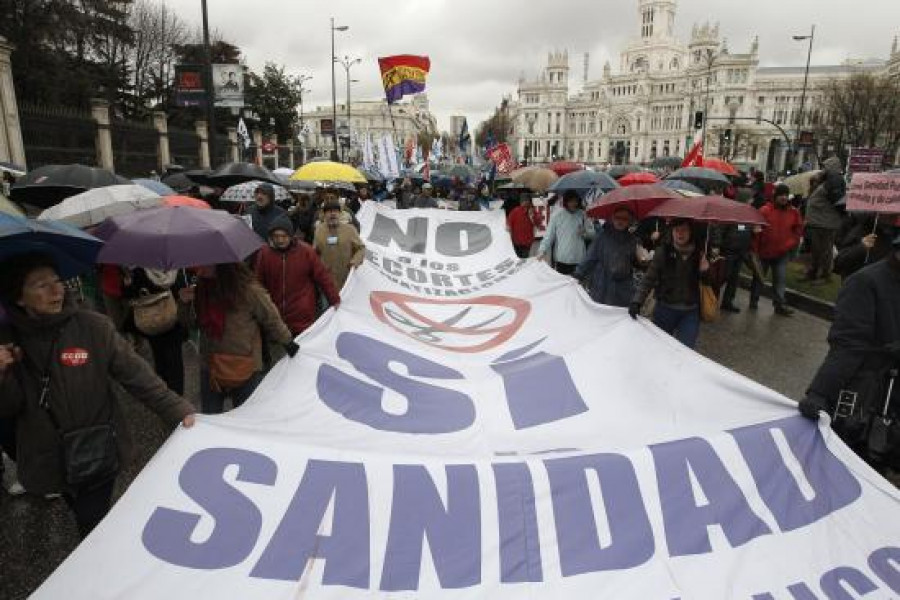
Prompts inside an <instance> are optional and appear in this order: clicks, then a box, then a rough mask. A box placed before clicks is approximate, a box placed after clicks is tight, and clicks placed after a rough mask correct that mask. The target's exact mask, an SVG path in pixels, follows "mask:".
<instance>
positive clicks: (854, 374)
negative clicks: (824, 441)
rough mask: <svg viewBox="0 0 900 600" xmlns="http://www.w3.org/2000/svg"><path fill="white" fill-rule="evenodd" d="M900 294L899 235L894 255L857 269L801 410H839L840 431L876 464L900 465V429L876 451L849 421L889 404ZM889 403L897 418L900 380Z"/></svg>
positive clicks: (898, 348)
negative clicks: (850, 428) (887, 399)
mask: <svg viewBox="0 0 900 600" xmlns="http://www.w3.org/2000/svg"><path fill="white" fill-rule="evenodd" d="M898 299H900V235H898V236H896V237H895V238H894V240H893V248H892V252H891V254H889V255H888V256H887V257H886V258H885V259H883V260H881V261H879V262H877V263H875V264H873V265H869V266H868V267H865V268H863V269H862V270H860V271H859V272H857V273H856V274H855V275H853V276H852V277H850V279H848V280H847V282H846V283H845V284H844V287H843V289H841V293H840V295H839V296H838V300H837V304H836V305H835V315H834V323H833V324H832V326H831V330H830V331H829V332H828V345H829V351H828V355H827V356H826V357H825V361H824V362H823V363H822V366H821V367H819V371H818V373H816V376H815V378H814V379H813V381H812V383H811V384H810V386H809V389H808V390H807V392H806V398H805V399H804V400H803V401H802V402H801V403H800V412H801V413H802V414H803V415H804V416H806V417H808V418H811V419H815V418H818V415H819V412H820V411H827V412H828V413H829V414H831V415H834V414H835V410H836V409H839V410H838V418H837V419H836V420H835V422H834V423H833V425H834V427H835V430H836V431H837V432H838V434H839V435H841V437H842V438H843V439H844V441H845V442H847V444H848V445H849V446H850V447H851V448H853V449H854V451H856V452H857V453H858V454H860V456H861V457H862V458H863V459H865V460H867V461H868V462H869V463H870V464H872V466H874V467H876V468H882V467H885V466H890V467H891V468H894V469H897V468H898V467H900V428H898V429H897V430H896V434H895V435H896V437H893V438H891V439H890V446H891V447H890V448H887V449H885V448H879V449H878V451H877V453H874V454H873V451H872V450H873V448H872V447H871V444H870V441H871V440H870V439H869V437H868V434H867V433H864V432H860V431H849V430H847V429H846V426H847V425H848V424H850V423H851V422H852V421H855V420H858V419H857V417H858V416H859V415H863V416H864V417H865V418H864V419H863V420H864V421H867V420H868V416H871V415H872V412H877V413H880V412H881V411H882V409H883V407H884V405H885V400H886V398H887V394H888V389H889V381H890V377H891V374H890V371H891V369H897V368H898V367H900V300H898ZM854 394H856V395H855V396H854ZM854 398H855V403H854ZM839 404H840V406H839ZM889 406H890V408H889V416H892V418H893V421H894V422H895V423H896V422H898V419H900V380H898V381H895V385H894V387H893V390H892V394H891V399H890V405H889ZM848 414H850V415H851V416H852V418H851V417H848ZM878 420H881V419H880V418H878Z"/></svg>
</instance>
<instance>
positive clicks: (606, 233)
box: [575, 222, 638, 307]
mask: <svg viewBox="0 0 900 600" xmlns="http://www.w3.org/2000/svg"><path fill="white" fill-rule="evenodd" d="M637 247H638V239H637V236H635V235H634V234H632V233H631V232H630V231H627V230H626V231H619V230H617V229H616V228H615V227H613V224H612V223H610V222H606V223H604V224H603V227H602V228H601V229H600V231H599V232H598V233H597V235H595V236H594V241H593V242H591V246H590V248H588V252H587V256H585V258H584V260H583V261H581V264H579V265H578V268H577V269H576V270H575V277H576V278H577V279H585V278H587V277H590V280H591V283H590V294H591V298H592V299H593V300H594V302H599V303H600V304H608V305H610V306H622V307H627V306H628V304H629V303H630V302H631V300H632V296H634V264H635V262H636V260H637Z"/></svg>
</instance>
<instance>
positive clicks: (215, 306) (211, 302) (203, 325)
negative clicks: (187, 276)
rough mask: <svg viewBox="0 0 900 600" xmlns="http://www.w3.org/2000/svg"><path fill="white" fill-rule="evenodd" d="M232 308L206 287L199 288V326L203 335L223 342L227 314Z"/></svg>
mask: <svg viewBox="0 0 900 600" xmlns="http://www.w3.org/2000/svg"><path fill="white" fill-rule="evenodd" d="M229 308H230V307H229V306H227V305H226V303H225V302H223V301H222V299H221V298H219V297H218V295H217V294H215V293H213V292H212V291H211V290H210V286H209V285H204V284H203V282H202V280H201V282H200V284H199V285H198V286H197V324H198V325H199V326H200V330H201V331H202V332H203V335H205V336H206V337H208V338H210V339H213V340H221V339H222V334H223V333H225V313H226V312H228V309H229Z"/></svg>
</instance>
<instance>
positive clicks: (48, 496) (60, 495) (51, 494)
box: [44, 492, 62, 500]
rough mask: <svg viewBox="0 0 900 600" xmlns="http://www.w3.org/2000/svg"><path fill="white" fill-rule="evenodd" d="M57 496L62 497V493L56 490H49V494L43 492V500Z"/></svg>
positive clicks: (53, 498) (54, 498)
mask: <svg viewBox="0 0 900 600" xmlns="http://www.w3.org/2000/svg"><path fill="white" fill-rule="evenodd" d="M57 498H62V494H59V493H57V492H51V493H49V494H44V500H56V499H57Z"/></svg>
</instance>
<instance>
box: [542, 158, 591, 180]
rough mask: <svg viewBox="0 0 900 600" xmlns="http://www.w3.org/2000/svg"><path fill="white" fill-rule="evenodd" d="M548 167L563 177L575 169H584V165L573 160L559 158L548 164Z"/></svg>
mask: <svg viewBox="0 0 900 600" xmlns="http://www.w3.org/2000/svg"><path fill="white" fill-rule="evenodd" d="M547 168H548V169H550V170H551V171H553V172H554V173H556V174H557V175H559V176H560V177H562V176H563V175H568V174H569V173H574V172H575V171H584V165H580V164H578V163H575V162H572V161H570V160H558V161H556V162H552V163H550V164H549V165H547Z"/></svg>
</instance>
